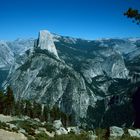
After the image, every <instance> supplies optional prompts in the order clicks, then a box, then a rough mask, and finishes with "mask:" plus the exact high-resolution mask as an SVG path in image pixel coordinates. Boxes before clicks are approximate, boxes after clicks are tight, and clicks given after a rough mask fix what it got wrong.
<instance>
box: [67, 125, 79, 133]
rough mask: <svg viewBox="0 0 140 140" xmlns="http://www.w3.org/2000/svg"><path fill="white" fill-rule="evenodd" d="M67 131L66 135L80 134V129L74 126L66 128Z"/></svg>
mask: <svg viewBox="0 0 140 140" xmlns="http://www.w3.org/2000/svg"><path fill="white" fill-rule="evenodd" d="M67 130H68V133H71V132H72V133H74V134H80V129H79V127H78V126H75V127H68V128H67Z"/></svg>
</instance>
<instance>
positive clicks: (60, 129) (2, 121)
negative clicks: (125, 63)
mask: <svg viewBox="0 0 140 140" xmlns="http://www.w3.org/2000/svg"><path fill="white" fill-rule="evenodd" d="M62 139H63V140H140V129H132V128H131V129H126V128H120V127H116V126H112V127H110V128H108V129H101V128H98V129H96V130H92V131H91V130H86V131H85V130H83V129H81V128H79V127H78V126H71V127H67V128H65V127H64V126H63V124H62V122H61V121H60V120H55V121H54V122H53V123H48V122H41V121H40V120H39V119H31V118H29V117H27V116H24V117H11V116H5V115H2V114H0V140H62Z"/></svg>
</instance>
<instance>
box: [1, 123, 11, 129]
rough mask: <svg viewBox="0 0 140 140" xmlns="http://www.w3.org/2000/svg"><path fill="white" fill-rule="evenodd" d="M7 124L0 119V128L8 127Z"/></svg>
mask: <svg viewBox="0 0 140 140" xmlns="http://www.w3.org/2000/svg"><path fill="white" fill-rule="evenodd" d="M8 127H9V126H8V125H7V124H6V123H5V122H1V121H0V129H6V128H8Z"/></svg>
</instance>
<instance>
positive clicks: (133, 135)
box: [128, 129, 140, 138]
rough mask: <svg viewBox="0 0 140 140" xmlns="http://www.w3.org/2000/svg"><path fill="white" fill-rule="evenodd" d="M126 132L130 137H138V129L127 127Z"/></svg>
mask: <svg viewBox="0 0 140 140" xmlns="http://www.w3.org/2000/svg"><path fill="white" fill-rule="evenodd" d="M128 134H129V135H130V136H131V137H137V138H140V129H135V130H132V129H128Z"/></svg>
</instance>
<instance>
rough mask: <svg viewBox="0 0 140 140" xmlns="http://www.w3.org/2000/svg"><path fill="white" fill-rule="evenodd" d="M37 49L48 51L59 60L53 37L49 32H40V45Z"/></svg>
mask: <svg viewBox="0 0 140 140" xmlns="http://www.w3.org/2000/svg"><path fill="white" fill-rule="evenodd" d="M37 47H39V48H40V49H42V50H48V51H49V52H50V53H53V54H54V55H55V56H56V57H57V58H58V59H59V56H58V53H57V50H56V47H55V44H54V41H53V36H52V34H51V33H50V32H49V31H48V30H41V31H40V32H39V36H38V44H37Z"/></svg>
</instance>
